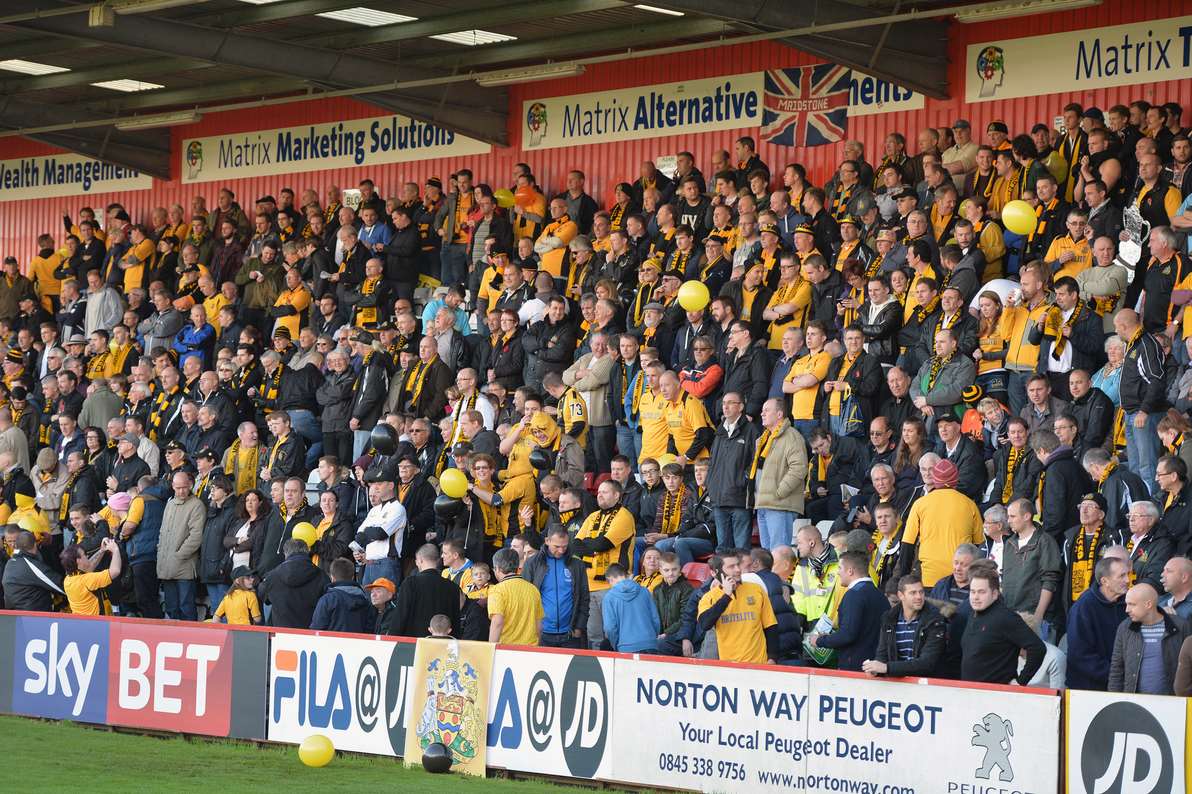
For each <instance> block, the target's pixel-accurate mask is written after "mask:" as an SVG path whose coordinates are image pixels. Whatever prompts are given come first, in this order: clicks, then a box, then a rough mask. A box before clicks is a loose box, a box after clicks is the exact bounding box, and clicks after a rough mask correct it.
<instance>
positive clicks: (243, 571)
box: [232, 565, 252, 581]
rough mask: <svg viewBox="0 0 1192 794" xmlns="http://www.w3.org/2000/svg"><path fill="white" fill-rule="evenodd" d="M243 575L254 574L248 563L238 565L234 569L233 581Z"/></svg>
mask: <svg viewBox="0 0 1192 794" xmlns="http://www.w3.org/2000/svg"><path fill="white" fill-rule="evenodd" d="M241 576H252V568H249V567H248V566H247V565H237V566H236V567H235V568H233V569H232V581H235V580H237V579H239V578H240V577H241Z"/></svg>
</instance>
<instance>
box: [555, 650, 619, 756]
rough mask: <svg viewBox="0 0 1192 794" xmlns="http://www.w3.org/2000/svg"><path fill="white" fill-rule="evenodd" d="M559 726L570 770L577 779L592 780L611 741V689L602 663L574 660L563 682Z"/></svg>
mask: <svg viewBox="0 0 1192 794" xmlns="http://www.w3.org/2000/svg"><path fill="white" fill-rule="evenodd" d="M559 724H560V725H561V726H562V728H563V758H564V759H565V760H566V761H567V768H568V769H569V770H571V774H572V775H574V776H575V777H592V775H594V774H596V770H597V769H598V768H599V767H600V761H601V759H603V758H604V745H605V743H606V741H607V740H608V688H607V687H606V686H605V683H604V669H603V668H602V667H601V666H600V660H599V659H596V658H594V657H591V656H575V657H572V659H571V664H569V665H568V666H567V675H566V676H565V677H564V679H563V697H562V702H561V703H560V706H559Z"/></svg>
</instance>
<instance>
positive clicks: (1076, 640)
mask: <svg viewBox="0 0 1192 794" xmlns="http://www.w3.org/2000/svg"><path fill="white" fill-rule="evenodd" d="M1125 619H1126V599H1124V598H1119V599H1118V600H1117V601H1113V602H1110V601H1108V600H1106V598H1105V596H1104V595H1102V593H1101V588H1100V587H1098V586H1097V585H1096V584H1094V585H1093V586H1092V587H1090V588H1089V589H1088V590H1085V591H1084V592H1083V593H1081V594H1080V598H1078V599H1076V603H1075V604H1073V605H1072V607H1071V609H1069V610H1068V672H1067V676H1066V683H1067V686H1068V688H1069V689H1093V690H1096V691H1098V692H1104V691H1106V688H1107V687H1108V686H1109V660H1110V659H1111V658H1113V638H1114V637H1115V636H1116V635H1117V629H1118V626H1120V625H1121V624H1122V621H1123V620H1125Z"/></svg>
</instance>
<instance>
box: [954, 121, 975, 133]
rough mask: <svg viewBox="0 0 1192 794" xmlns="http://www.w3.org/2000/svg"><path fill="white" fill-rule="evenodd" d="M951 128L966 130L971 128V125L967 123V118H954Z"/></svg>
mask: <svg viewBox="0 0 1192 794" xmlns="http://www.w3.org/2000/svg"><path fill="white" fill-rule="evenodd" d="M952 129H954V130H967V129H972V125H971V124H969V123H968V119H956V121H954V122H952Z"/></svg>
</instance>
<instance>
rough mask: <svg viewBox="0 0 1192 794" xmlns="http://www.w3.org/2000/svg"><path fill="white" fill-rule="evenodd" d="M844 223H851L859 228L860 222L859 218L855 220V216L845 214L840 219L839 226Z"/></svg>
mask: <svg viewBox="0 0 1192 794" xmlns="http://www.w3.org/2000/svg"><path fill="white" fill-rule="evenodd" d="M846 223H851V224H852V225H853V226H856V227H857V228H858V229H859V228H861V222H860V221H859V220H857V219H856V218H854V217H853V216H852V215H845V216H844V217H843V218H841V219H840V225H841V226H843V225H844V224H846Z"/></svg>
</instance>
